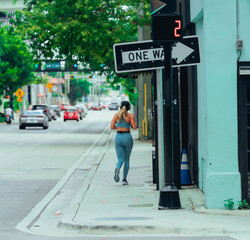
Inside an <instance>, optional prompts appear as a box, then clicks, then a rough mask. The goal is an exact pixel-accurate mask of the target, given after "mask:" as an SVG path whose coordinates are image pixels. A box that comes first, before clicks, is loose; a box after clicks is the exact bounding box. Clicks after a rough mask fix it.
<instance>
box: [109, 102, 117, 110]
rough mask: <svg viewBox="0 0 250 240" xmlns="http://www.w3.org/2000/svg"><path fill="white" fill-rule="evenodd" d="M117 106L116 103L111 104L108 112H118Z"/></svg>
mask: <svg viewBox="0 0 250 240" xmlns="http://www.w3.org/2000/svg"><path fill="white" fill-rule="evenodd" d="M118 108H119V106H118V104H117V103H111V104H110V105H109V110H118Z"/></svg>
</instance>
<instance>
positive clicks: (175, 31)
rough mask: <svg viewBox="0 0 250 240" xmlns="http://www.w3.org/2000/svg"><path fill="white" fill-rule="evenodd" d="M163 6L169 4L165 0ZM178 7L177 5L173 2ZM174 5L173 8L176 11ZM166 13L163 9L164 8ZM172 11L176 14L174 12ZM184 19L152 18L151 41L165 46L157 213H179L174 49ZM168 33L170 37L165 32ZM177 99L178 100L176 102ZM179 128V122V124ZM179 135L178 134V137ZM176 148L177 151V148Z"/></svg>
mask: <svg viewBox="0 0 250 240" xmlns="http://www.w3.org/2000/svg"><path fill="white" fill-rule="evenodd" d="M163 2H169V1H166V0H163ZM172 3H175V1H172ZM173 6H174V5H172V7H173ZM162 9H164V7H163V8H162ZM174 9H175V8H174V7H173V9H172V10H173V12H175V11H174ZM182 25H183V23H182V17H181V16H180V15H175V14H166V13H165V12H164V13H163V12H162V13H161V12H160V10H159V11H155V12H154V15H153V16H152V35H151V36H152V39H153V41H155V42H160V43H161V44H163V48H164V76H165V78H164V79H163V106H164V108H163V109H164V110H163V116H164V120H163V121H164V164H165V186H164V187H163V188H162V190H161V192H160V199H159V206H158V209H159V210H162V209H180V208H181V204H180V196H179V191H178V189H177V188H176V187H175V184H174V161H175V160H176V159H174V156H176V154H175V153H174V151H176V149H177V150H178V146H180V143H179V141H178V139H177V141H176V139H174V135H175V134H176V132H175V131H174V130H175V128H174V122H175V121H176V120H177V121H178V120H179V119H174V117H175V116H176V114H174V111H176V109H177V112H178V100H179V99H178V91H177V95H176V92H174V91H175V88H174V82H173V76H172V47H173V44H174V43H175V42H179V41H181V40H182V37H183V31H182ZM166 28H167V29H168V31H167V33H166V31H164V29H166ZM174 96H175V97H176V98H174ZM177 124H178V125H179V122H178V123H177ZM178 134H179V133H178ZM175 145H177V147H176V146H175Z"/></svg>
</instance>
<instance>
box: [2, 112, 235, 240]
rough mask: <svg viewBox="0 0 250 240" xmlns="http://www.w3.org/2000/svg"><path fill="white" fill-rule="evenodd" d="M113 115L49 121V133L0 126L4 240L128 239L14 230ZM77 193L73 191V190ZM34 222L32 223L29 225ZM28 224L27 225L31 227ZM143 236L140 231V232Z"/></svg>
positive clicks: (189, 239) (92, 114)
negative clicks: (77, 120)
mask: <svg viewBox="0 0 250 240" xmlns="http://www.w3.org/2000/svg"><path fill="white" fill-rule="evenodd" d="M114 113H115V112H114V111H108V110H103V111H89V112H88V115H87V117H86V118H84V119H83V120H82V121H80V122H76V121H68V122H63V119H62V117H61V118H58V119H57V120H56V121H52V122H50V126H49V129H48V130H43V129H42V128H27V129H25V130H19V128H18V124H17V123H13V124H12V125H8V126H7V125H6V124H1V125H0V132H1V140H0V153H1V159H0V161H1V171H0V194H1V203H2V204H1V206H0V216H1V218H0V236H1V239H7V240H33V239H34V240H50V239H55V238H58V239H75V238H79V237H80V238H81V239H112V240H115V239H127V237H126V235H127V234H129V232H126V233H125V234H123V235H121V236H119V235H118V236H117V235H114V236H111V235H110V236H107V235H106V236H104V235H103V236H102V235H99V236H98V235H91V236H84V235H82V234H81V235H79V237H78V236H77V234H75V233H74V236H72V237H68V234H67V237H66V235H65V237H63V230H62V233H61V236H60V237H53V236H46V235H49V234H47V232H44V233H43V232H42V233H41V232H40V234H30V233H25V232H22V231H19V230H16V229H15V227H16V226H17V225H18V224H19V223H20V222H21V221H22V220H23V219H24V218H25V217H26V216H27V215H28V214H29V213H30V212H31V211H32V209H33V208H34V207H35V206H36V205H37V204H38V203H39V202H40V201H41V200H42V199H43V198H44V197H45V196H46V195H47V194H48V193H49V192H50V191H51V189H52V188H53V187H54V186H55V185H56V184H57V183H58V182H59V181H60V179H61V178H63V176H64V175H65V173H66V172H67V171H68V169H69V168H71V167H72V165H74V164H75V163H76V162H77V160H78V159H79V158H81V156H82V155H83V154H84V153H85V152H86V151H87V150H88V149H89V148H90V146H91V145H92V144H93V142H94V141H95V140H96V139H97V138H98V137H99V136H100V134H101V133H102V132H103V131H104V130H105V129H106V128H107V126H108V124H109V123H110V120H111V119H112V116H113V115H114ZM76 189H77V188H76ZM33 223H34V222H33ZM31 224H32V223H31ZM142 234H143V233H142ZM132 239H134V240H137V239H138V240H140V239H159V240H163V239H167V240H175V239H176V240H177V239H186V240H200V239H201V240H210V239H211V240H216V239H218V240H227V239H232V238H227V237H219V236H217V237H215V236H211V237H205V236H202V237H199V236H196V237H188V236H186V237H181V236H178V237H176V236H163V235H160V233H159V235H158V234H156V235H144V236H143V235H142V236H138V235H137V236H134V237H132Z"/></svg>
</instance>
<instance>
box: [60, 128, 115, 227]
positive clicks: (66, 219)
mask: <svg viewBox="0 0 250 240" xmlns="http://www.w3.org/2000/svg"><path fill="white" fill-rule="evenodd" d="M113 135H114V132H111V133H110V135H109V139H108V141H107V142H106V144H105V146H104V148H103V151H102V153H101V154H100V155H99V156H98V158H97V159H96V160H95V162H94V164H93V165H92V167H91V170H90V171H89V173H88V176H87V177H86V178H85V180H84V182H83V185H82V187H81V189H80V191H79V192H78V193H77V194H76V196H75V197H74V198H73V199H72V201H71V203H70V205H69V206H68V208H67V209H66V210H65V212H64V214H63V216H62V218H61V219H60V221H59V223H58V225H57V226H58V227H59V228H61V227H63V228H69V229H79V225H77V224H76V223H75V222H74V218H75V216H76V214H77V212H78V209H79V207H80V204H81V201H82V200H83V198H84V196H85V194H86V192H87V190H88V188H89V186H90V184H91V182H92V180H93V178H94V175H95V173H96V171H97V169H98V167H99V165H100V163H101V161H102V160H103V158H104V156H105V153H106V152H107V151H108V149H109V146H110V143H111V141H112V138H113ZM80 228H81V227H80Z"/></svg>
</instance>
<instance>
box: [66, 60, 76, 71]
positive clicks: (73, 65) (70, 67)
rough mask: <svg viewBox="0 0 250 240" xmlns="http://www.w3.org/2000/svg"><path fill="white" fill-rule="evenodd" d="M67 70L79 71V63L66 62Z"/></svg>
mask: <svg viewBox="0 0 250 240" xmlns="http://www.w3.org/2000/svg"><path fill="white" fill-rule="evenodd" d="M65 70H68V71H71V70H72V71H73V70H78V64H77V61H67V62H65Z"/></svg>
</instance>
